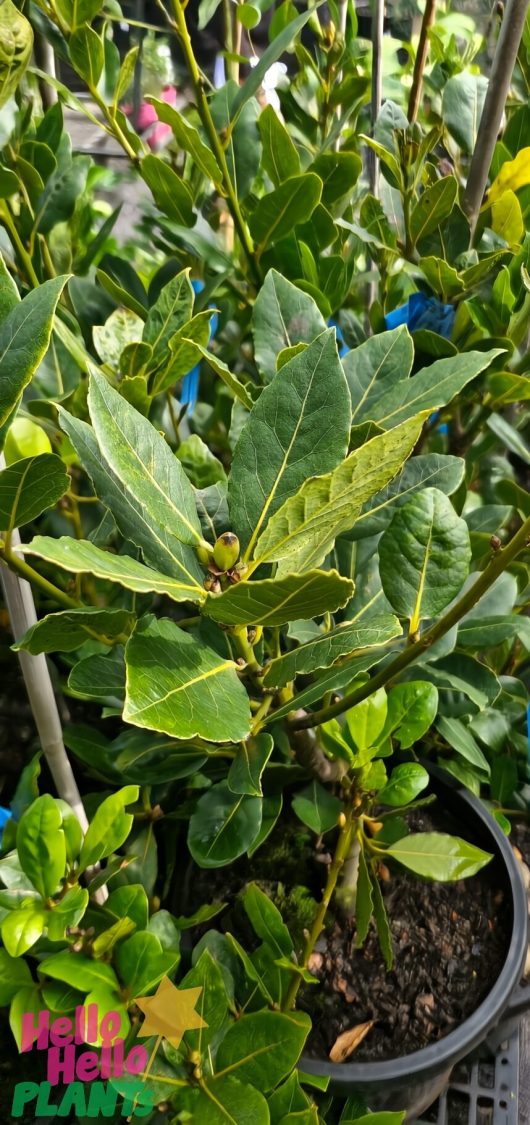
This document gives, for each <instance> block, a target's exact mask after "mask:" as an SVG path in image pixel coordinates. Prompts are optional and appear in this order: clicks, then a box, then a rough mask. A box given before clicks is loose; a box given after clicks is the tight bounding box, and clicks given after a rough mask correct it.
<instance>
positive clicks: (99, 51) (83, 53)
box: [68, 24, 104, 87]
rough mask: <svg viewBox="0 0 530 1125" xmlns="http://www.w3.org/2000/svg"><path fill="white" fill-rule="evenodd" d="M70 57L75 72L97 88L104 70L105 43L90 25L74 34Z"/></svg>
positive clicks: (69, 46)
mask: <svg viewBox="0 0 530 1125" xmlns="http://www.w3.org/2000/svg"><path fill="white" fill-rule="evenodd" d="M68 55H69V58H70V62H71V64H72V66H73V68H74V70H76V71H77V73H78V74H80V75H81V78H83V79H84V80H85V82H86V83H87V84H88V85H89V86H92V87H96V86H97V84H98V82H99V80H100V78H101V72H102V70H103V63H104V50H103V41H102V39H101V37H100V36H99V35H97V34H96V32H95V31H94V30H93V28H91V27H89V26H88V24H84V25H83V27H78V28H77V29H76V31H74V32H72V35H71V36H70V39H69V41H68Z"/></svg>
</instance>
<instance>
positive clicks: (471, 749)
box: [436, 715, 490, 776]
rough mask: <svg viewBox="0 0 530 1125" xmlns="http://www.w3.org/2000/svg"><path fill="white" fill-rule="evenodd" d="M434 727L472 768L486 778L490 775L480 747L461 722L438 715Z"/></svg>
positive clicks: (486, 760)
mask: <svg viewBox="0 0 530 1125" xmlns="http://www.w3.org/2000/svg"><path fill="white" fill-rule="evenodd" d="M436 727H437V729H438V730H439V732H440V734H441V735H442V738H444V739H445V741H446V742H448V743H449V746H452V747H453V750H456V752H457V754H459V755H460V757H461V758H465V760H466V762H469V763H470V764H471V765H472V766H476V767H477V769H479V770H482V772H483V773H485V774H486V775H487V776H489V773H490V766H489V762H488V759H487V758H486V757H485V755H484V753H483V751H482V750H481V749H480V746H479V745H478V743H477V742H476V741H475V739H474V738H473V735H472V733H471V731H470V730H469V728H468V727H467V726H466V725H465V723H463V722H462V720H461V719H455V718H452V717H451V716H449V715H440V716H439V718H438V719H437V722H436Z"/></svg>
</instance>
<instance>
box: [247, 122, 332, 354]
mask: <svg viewBox="0 0 530 1125" xmlns="http://www.w3.org/2000/svg"><path fill="white" fill-rule="evenodd" d="M258 128H259V131H260V136H261V143H262V155H261V163H262V167H263V169H264V170H265V172H266V173H267V175H268V176H269V178H270V179H271V180H272V182H273V184H274V186H275V187H279V186H280V184H281V183H283V181H284V180H287V179H289V177H290V176H298V175H299V174H300V157H299V155H298V152H297V151H296V148H295V145H294V143H293V141H292V140H291V136H290V134H289V131H288V130H287V129H286V127H285V125H283V123H282V122H281V121H280V118H279V117H278V114H277V113H276V110H275V109H274V108H273V106H272V105H267V106H265V109H264V110H263V112H262V113H261V114H260V116H259V118H258ZM262 291H263V290H260V292H262ZM258 300H259V295H258ZM316 335H318V333H316Z"/></svg>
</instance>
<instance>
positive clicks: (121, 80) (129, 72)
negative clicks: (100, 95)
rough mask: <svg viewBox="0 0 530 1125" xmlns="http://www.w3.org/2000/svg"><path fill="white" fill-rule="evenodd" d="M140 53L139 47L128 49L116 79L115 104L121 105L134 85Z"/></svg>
mask: <svg viewBox="0 0 530 1125" xmlns="http://www.w3.org/2000/svg"><path fill="white" fill-rule="evenodd" d="M139 53H140V48H139V47H131V49H130V51H127V54H126V55H125V57H124V59H123V61H122V64H121V66H120V70H119V74H118V78H117V81H116V86H115V88H114V97H113V105H114V106H118V105H119V103H120V102H121V101H122V99H123V98H124V97H125V94H126V93H127V92H128V90H129V87H130V86H131V85H132V82H133V79H134V72H135V70H136V64H137V60H138V55H139ZM164 104H165V103H164Z"/></svg>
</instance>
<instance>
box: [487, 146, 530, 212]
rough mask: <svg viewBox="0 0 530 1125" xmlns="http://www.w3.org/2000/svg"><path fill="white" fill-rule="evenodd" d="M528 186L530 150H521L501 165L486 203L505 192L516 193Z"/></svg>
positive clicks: (498, 197)
mask: <svg viewBox="0 0 530 1125" xmlns="http://www.w3.org/2000/svg"><path fill="white" fill-rule="evenodd" d="M526 184H530V148H522V149H521V151H520V152H518V153H517V156H516V157H514V159H513V160H507V161H506V163H505V164H503V166H502V168H501V170H500V172H499V174H498V176H496V177H495V179H494V181H493V183H492V185H491V187H490V190H489V192H488V203H493V202H494V201H495V200H497V199H500V197H501V195H503V194H504V192H505V191H518V190H519V188H522V187H525V185H526Z"/></svg>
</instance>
